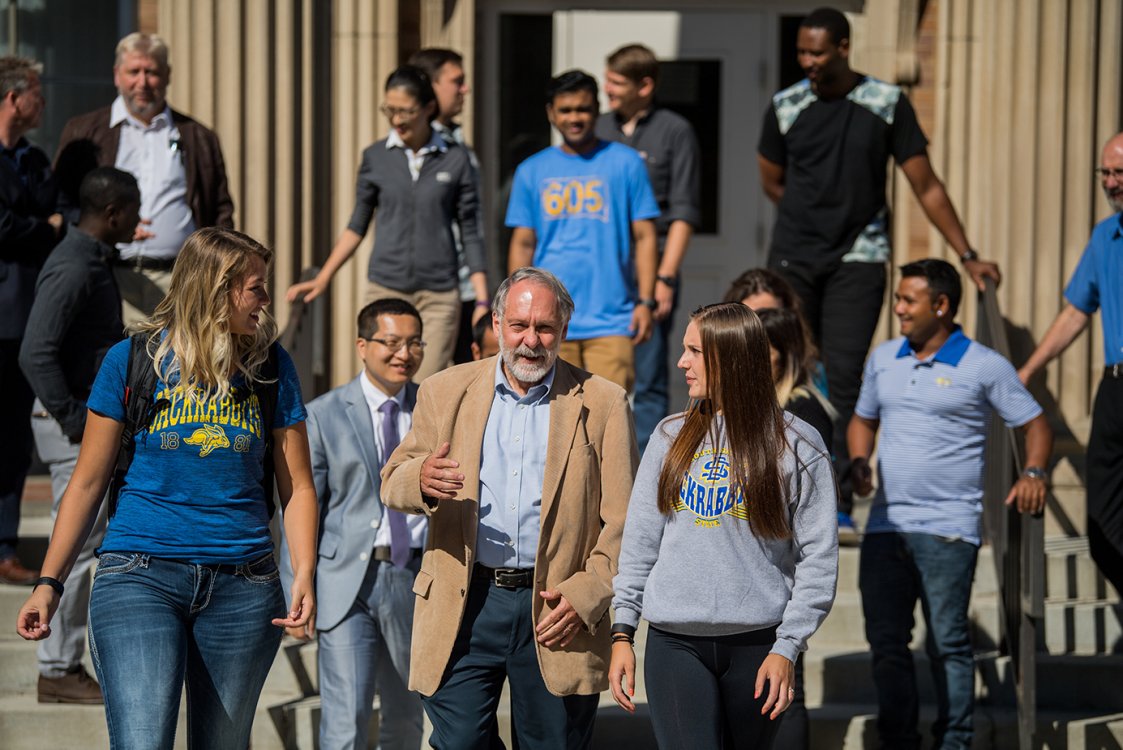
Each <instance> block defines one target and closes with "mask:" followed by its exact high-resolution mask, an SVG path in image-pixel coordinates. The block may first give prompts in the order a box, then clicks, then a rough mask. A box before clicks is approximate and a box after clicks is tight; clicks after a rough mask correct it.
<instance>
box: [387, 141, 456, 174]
mask: <svg viewBox="0 0 1123 750" xmlns="http://www.w3.org/2000/svg"><path fill="white" fill-rule="evenodd" d="M386 148H387V149H392V148H400V149H401V150H403V151H405V152H406V161H407V162H408V163H409V174H410V176H411V177H413V181H414V182H417V178H418V177H420V176H421V165H422V164H424V163H425V157H426V156H427V155H428V154H431V153H433V152H434V151H448V143H446V142H445V139H444V138H442V137H441V134H440V133H439V132H437V130H436V129H435V128H434V129H433V131H432V132H431V133H430V134H429V142H428V143H426V144H425V145H424V146H422V147H421V148H419V149H417V150H416V151H414V150H413V149H411V148H410V147H409V146H407V145H406V142H405V141H403V140H402V137H401V136H400V135H398V131H396V130H391V131H390V135H389V136H388V137H387V138H386Z"/></svg>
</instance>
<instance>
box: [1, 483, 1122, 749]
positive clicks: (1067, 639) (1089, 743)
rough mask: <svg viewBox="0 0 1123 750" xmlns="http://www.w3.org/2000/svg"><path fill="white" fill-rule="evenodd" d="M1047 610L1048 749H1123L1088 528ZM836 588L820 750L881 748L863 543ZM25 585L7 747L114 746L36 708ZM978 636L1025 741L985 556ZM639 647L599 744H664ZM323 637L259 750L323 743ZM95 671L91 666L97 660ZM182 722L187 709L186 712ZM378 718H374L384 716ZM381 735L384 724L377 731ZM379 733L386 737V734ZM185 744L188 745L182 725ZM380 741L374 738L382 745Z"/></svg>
mask: <svg viewBox="0 0 1123 750" xmlns="http://www.w3.org/2000/svg"><path fill="white" fill-rule="evenodd" d="M49 509H50V498H49V485H48V483H47V482H46V480H45V478H33V479H32V480H30V481H29V484H28V491H27V493H26V498H25V502H24V505H23V520H22V523H21V545H22V546H21V556H22V557H23V558H24V560H25V562H26V563H28V564H29V565H30V564H38V561H39V560H41V558H42V555H43V552H44V551H45V548H46V539H47V536H48V534H49V532H50V518H49ZM1046 554H1047V557H1046V587H1047V588H1046V596H1047V598H1046V616H1045V636H1044V642H1043V643H1042V644H1040V647H1041V651H1040V653H1039V661H1038V670H1037V685H1038V695H1039V703H1038V721H1037V744H1036V747H1039V748H1049V749H1051V750H1055V749H1058V748H1073V749H1076V748H1080V749H1081V750H1083V749H1084V748H1095V749H1099V748H1104V749H1105V750H1106V749H1108V748H1112V749H1119V748H1123V677H1121V675H1123V625H1121V621H1123V605H1121V604H1120V598H1119V595H1118V593H1117V592H1115V591H1114V590H1112V589H1111V587H1110V586H1109V585H1108V584H1106V583H1105V582H1104V580H1103V578H1102V576H1100V575H1099V573H1098V571H1097V570H1096V569H1095V566H1094V565H1093V564H1092V562H1091V560H1090V558H1089V557H1088V554H1087V544H1086V542H1085V541H1084V540H1083V538H1081V537H1054V538H1050V539H1049V540H1048V541H1047V543H1046ZM839 563H840V567H839V587H838V596H837V599H836V601H835V604H834V608H833V610H832V612H831V615H830V616H829V617H828V618H827V620H826V622H825V623H824V624H823V627H822V628H821V629H820V630H819V632H818V633H816V635H815V636H814V638H813V639H812V641H811V644H810V648H809V650H808V653H807V654H806V656H805V665H804V666H805V674H806V691H807V703H808V709H809V714H810V719H811V738H812V740H811V741H812V746H813V748H814V749H815V750H838V749H839V748H842V749H843V750H865V749H866V748H874V747H876V729H875V714H876V699H875V694H874V689H873V684H872V679H871V677H870V667H869V653H868V648H867V646H866V642H865V637H864V634H863V619H862V612H861V601H860V598H859V595H858V585H857V584H858V550H857V549H855V548H843V549H842V550H840V557H839ZM27 593H28V589H27V588H24V587H15V586H2V585H0V674H2V675H3V676H4V678H5V679H4V680H3V682H2V683H0V748H3V749H4V750H25V749H30V748H36V749H37V750H38V749H39V748H44V747H47V748H53V749H54V748H58V749H64V750H65V749H67V748H82V749H85V748H104V747H108V738H107V735H106V730H105V721H104V715H103V712H102V710H101V708H100V707H97V706H60V705H39V704H38V703H37V702H36V697H35V683H36V679H37V670H36V665H35V647H34V645H32V644H30V643H27V642H25V641H23V640H21V639H20V638H19V637H18V636H16V634H15V630H14V621H15V616H16V612H17V611H18V609H19V606H20V605H21V604H22V603H23V601H24V599H25V598H26V596H27ZM971 619H972V623H973V629H974V639H975V643H976V651H977V654H976V664H977V667H978V669H977V675H976V691H977V695H978V696H979V701H978V706H977V710H976V715H975V724H976V741H975V745H974V746H975V748H983V749H989V748H1016V747H1017V734H1018V731H1017V711H1016V709H1015V701H1014V688H1013V678H1012V667H1011V664H1010V661H1009V659H1008V658H1006V657H1000V656H998V655H997V643H998V641H999V632H1000V631H999V606H998V598H997V585H996V582H995V573H994V564H993V560H992V557H991V554H990V550H989V549H988V548H985V547H984V548H983V549H982V550H981V551H980V555H979V563H978V568H977V571H976V578H975V585H974V591H973V598H972V604H971ZM922 622H923V619H922V617H921V616H920V612H919V609H918V611H917V623H918V627H917V632H916V634H915V638H914V640H913V648H914V654H915V657H916V660H917V675H918V679H919V683H920V684H919V687H920V691H921V698H922V701H923V706H922V710H921V722H922V724H927V723H929V722H931V720H932V719H933V718H934V714H935V709H934V697H933V690H932V685H931V679H930V677H929V675H928V668H927V658H926V656H925V655H924V652H923V643H924V632H923V625H922ZM644 635H645V631H644V630H643V629H641V632H640V633H639V634H638V642H637V649H636V651H637V662H638V663H637V667H638V670H639V673H640V679H639V684H638V685H637V691H636V693H637V694H636V702H637V706H638V710H637V713H636V715H634V716H632V715H628V714H626V713H625V712H624V711H622V710H621V709H619V708H618V707H617V706H616V705H615V703H613V701H612V699H611V697H610V696H609V694H608V693H607V692H606V693H604V694H603V695H602V696H601V701H600V710H599V713H598V718H597V725H596V732H595V739H594V747H598V748H599V747H605V748H623V749H631V748H637V749H640V748H654V747H655V743H654V737H653V735H652V733H651V728H650V722H649V718H648V713H647V703H646V687H645V684H644V681H643V678H642V670H643V651H644V649H643V642H644ZM315 664H316V645H315V644H314V643H312V644H300V643H298V642H296V641H292V640H289V639H286V640H285V641H284V643H283V644H282V647H281V650H280V651H279V652H278V655H277V658H276V661H275V662H274V665H273V668H272V670H271V672H270V674H269V678H268V680H267V681H266V684H265V688H264V690H263V692H262V697H261V701H260V704H259V707H258V711H257V715H256V718H255V722H254V729H253V736H252V747H253V748H254V749H255V750H273V749H278V750H282V749H283V750H290V749H293V748H304V749H310V748H314V747H315V737H316V732H317V727H318V723H319V698H318V696H317V695H316V689H317V679H316V668H315ZM87 666H88V668H89V669H90V671H91V672H92V671H93V669H92V665H89V664H88V659H87ZM508 705H509V702H508V700H507V698H506V697H505V698H504V699H503V701H502V702H501V704H500V706H501V712H500V717H499V718H500V730H501V733H502V736H503V737H504V740H505V741H506V742H507V743H508V746H509V736H510V716H509V712H508V710H507V706H508ZM181 721H182V716H181ZM372 724H375V725H376V724H377V712H376V714H375V717H374V719H373V720H372ZM372 730H376V726H372ZM372 736H377V733H376V731H373V732H372ZM176 746H177V747H185V746H186V742H185V735H184V732H183V731H182V724H181V731H180V732H179V736H178V741H177V745H176ZM372 747H373V745H372Z"/></svg>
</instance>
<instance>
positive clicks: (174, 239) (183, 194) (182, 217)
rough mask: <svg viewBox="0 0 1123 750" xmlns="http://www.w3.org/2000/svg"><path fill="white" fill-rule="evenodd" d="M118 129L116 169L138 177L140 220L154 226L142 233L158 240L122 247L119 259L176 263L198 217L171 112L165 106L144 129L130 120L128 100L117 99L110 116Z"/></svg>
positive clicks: (136, 120)
mask: <svg viewBox="0 0 1123 750" xmlns="http://www.w3.org/2000/svg"><path fill="white" fill-rule="evenodd" d="M118 124H120V126H121V129H120V139H119V141H118V143H117V161H116V162H115V164H114V166H116V167H117V168H118V169H123V170H124V171H126V172H128V173H130V174H131V175H133V176H134V177H136V181H137V184H138V185H139V186H140V217H141V218H142V219H146V220H149V221H151V222H152V223H151V224H142V225H141V227H142V228H143V229H145V230H147V231H149V232H152V234H154V235H156V236H155V237H152V238H151V239H147V240H143V241H141V242H129V243H122V244H120V245H118V247H119V248H120V250H121V257H122V258H132V257H135V256H137V255H142V256H144V257H145V258H156V259H161V260H166V259H171V258H174V257H175V256H176V255H177V254H178V253H179V248H180V247H181V246H182V245H183V241H184V240H185V239H187V235H189V234H191V233H192V232H194V231H195V217H194V216H192V214H191V206H190V205H189V204H188V203H187V170H186V167H185V161H184V151H183V144H182V142H181V141H180V136H179V130H178V129H177V128H176V127H175V125H173V124H172V111H171V109H170V108H169V107H167V106H165V107H164V111H163V112H161V113H160V114H158V115H156V116H155V117H153V118H152V122H150V123H149V124H147V125H145V124H144V123H143V122H141V121H140V120H138V119H136V118H135V117H133V116H132V115H131V114H129V111H128V109H127V108H126V107H125V101H124V99H122V98H121V97H120V96H118V97H117V98H116V99H114V100H113V106H112V107H111V108H110V111H109V126H110V127H116V126H117V125H118Z"/></svg>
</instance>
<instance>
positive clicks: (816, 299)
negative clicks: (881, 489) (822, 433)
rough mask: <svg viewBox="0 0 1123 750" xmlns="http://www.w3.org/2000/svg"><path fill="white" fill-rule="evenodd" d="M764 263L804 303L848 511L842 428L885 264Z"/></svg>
mask: <svg viewBox="0 0 1123 750" xmlns="http://www.w3.org/2000/svg"><path fill="white" fill-rule="evenodd" d="M769 266H770V267H771V268H772V269H773V270H774V271H776V272H777V273H779V274H780V275H781V276H783V277H784V279H785V280H787V282H788V283H789V284H791V285H792V288H793V289H794V290H795V293H796V294H797V295H798V296H799V299H800V302H801V304H802V305H803V316H804V318H806V320H807V324H808V325H809V326H811V334H812V336H814V338H815V345H816V346H817V347H819V357H820V358H821V359H822V360H823V365H824V366H825V368H826V371H827V395H828V397H829V398H830V402H831V405H832V406H834V408H835V410H836V411H837V412H838V417H837V418H836V419H835V423H834V440H833V443H834V445H833V447H834V459H835V471H836V473H837V475H838V480H839V510H841V511H843V512H844V513H850V512H851V511H852V510H853V505H854V501H853V491H852V489H851V486H850V453H849V451H848V450H847V447H846V428H847V426H848V425H849V424H850V417H852V416H853V414H854V404H856V403H857V402H858V392H859V391H860V390H861V387H862V367H863V365H864V364H865V361H866V356H867V355H868V354H869V351H870V342H871V341H872V340H873V334H874V331H875V330H876V329H877V321H878V318H880V317H881V309H882V307H883V306H884V303H885V264H884V263H843V262H841V261H837V260H836V261H830V262H822V263H809V262H806V261H799V260H794V259H785V258H775V257H774V258H772V259H771V260H770V261H769Z"/></svg>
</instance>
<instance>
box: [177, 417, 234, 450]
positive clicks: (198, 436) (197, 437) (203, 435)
mask: <svg viewBox="0 0 1123 750" xmlns="http://www.w3.org/2000/svg"><path fill="white" fill-rule="evenodd" d="M183 442H185V443H187V444H188V445H198V446H201V447H200V448H199V457H200V458H206V457H207V456H209V455H210V454H211V452H212V451H214V449H215V448H229V447H230V440H229V438H227V437H226V433H225V432H223V431H222V428H221V427H219V426H218V425H215V424H205V425H203V426H202V427H200V428H199V429H197V430H195V432H193V433H191V437H189V438H187V439H185V440H184V441H183Z"/></svg>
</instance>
